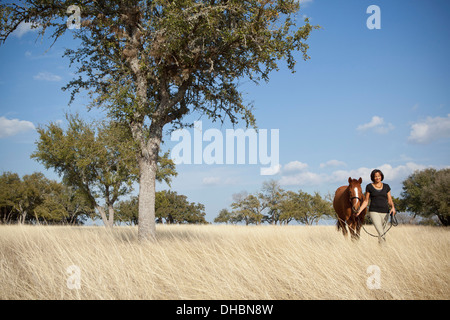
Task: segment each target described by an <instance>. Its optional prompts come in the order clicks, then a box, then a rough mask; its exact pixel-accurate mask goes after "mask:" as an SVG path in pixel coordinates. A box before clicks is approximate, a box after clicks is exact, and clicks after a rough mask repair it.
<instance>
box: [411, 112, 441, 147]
mask: <svg viewBox="0 0 450 320" xmlns="http://www.w3.org/2000/svg"><path fill="white" fill-rule="evenodd" d="M449 137H450V114H448V115H447V117H446V118H441V117H435V118H432V117H428V118H427V119H426V120H425V121H423V122H417V123H414V124H413V125H412V126H411V132H410V134H409V138H408V140H409V141H410V142H413V143H420V144H427V143H430V142H433V141H435V140H438V139H445V138H449Z"/></svg>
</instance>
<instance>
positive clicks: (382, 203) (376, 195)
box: [366, 183, 391, 213]
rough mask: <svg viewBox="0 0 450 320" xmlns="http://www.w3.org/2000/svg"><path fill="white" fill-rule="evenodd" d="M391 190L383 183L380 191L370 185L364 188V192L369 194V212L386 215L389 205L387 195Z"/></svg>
mask: <svg viewBox="0 0 450 320" xmlns="http://www.w3.org/2000/svg"><path fill="white" fill-rule="evenodd" d="M390 190H391V187H389V185H388V184H386V183H383V188H382V189H376V188H375V187H374V186H373V185H372V184H371V183H369V184H368V185H367V186H366V192H369V193H370V206H369V211H375V212H381V213H388V212H389V204H388V198H387V194H388V192H389V191H390Z"/></svg>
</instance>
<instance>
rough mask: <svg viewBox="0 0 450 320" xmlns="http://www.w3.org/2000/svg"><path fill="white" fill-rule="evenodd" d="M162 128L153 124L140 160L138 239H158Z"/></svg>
mask: <svg viewBox="0 0 450 320" xmlns="http://www.w3.org/2000/svg"><path fill="white" fill-rule="evenodd" d="M161 140H162V126H158V125H155V124H152V126H151V128H150V137H149V140H148V143H147V145H146V146H145V147H144V148H142V147H141V149H142V150H141V156H140V158H139V171H140V176H139V220H138V221H139V224H138V239H139V240H141V241H142V240H154V239H155V237H156V222H155V217H156V216H155V193H156V185H155V182H156V169H157V160H158V153H159V147H160V145H161Z"/></svg>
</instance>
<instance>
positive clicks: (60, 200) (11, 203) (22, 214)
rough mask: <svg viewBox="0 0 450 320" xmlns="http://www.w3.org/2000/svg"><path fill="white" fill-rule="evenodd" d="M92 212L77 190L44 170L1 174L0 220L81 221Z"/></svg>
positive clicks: (48, 222) (70, 222)
mask: <svg viewBox="0 0 450 320" xmlns="http://www.w3.org/2000/svg"><path fill="white" fill-rule="evenodd" d="M93 212H94V210H93V208H92V207H91V206H89V203H87V202H86V201H85V199H84V198H83V197H82V196H81V195H80V194H79V193H78V192H77V191H76V190H75V189H73V188H71V187H68V186H66V185H64V184H62V183H58V182H56V181H52V180H49V179H47V178H45V177H44V175H43V174H42V173H33V174H31V175H25V176H23V178H22V179H20V178H19V176H18V175H17V174H15V173H10V172H4V173H3V174H2V175H1V176H0V223H4V224H9V223H15V222H18V223H35V224H40V223H45V224H55V223H56V224H60V223H62V224H82V223H84V221H85V220H86V219H87V218H88V217H89V216H92V214H93Z"/></svg>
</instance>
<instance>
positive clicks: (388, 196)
mask: <svg viewBox="0 0 450 320" xmlns="http://www.w3.org/2000/svg"><path fill="white" fill-rule="evenodd" d="M387 198H388V204H389V206H390V207H391V210H390V211H389V213H390V214H391V213H392V214H393V215H395V213H396V211H395V207H394V201H393V200H392V197H391V192H390V191H389V192H388V193H387Z"/></svg>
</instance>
